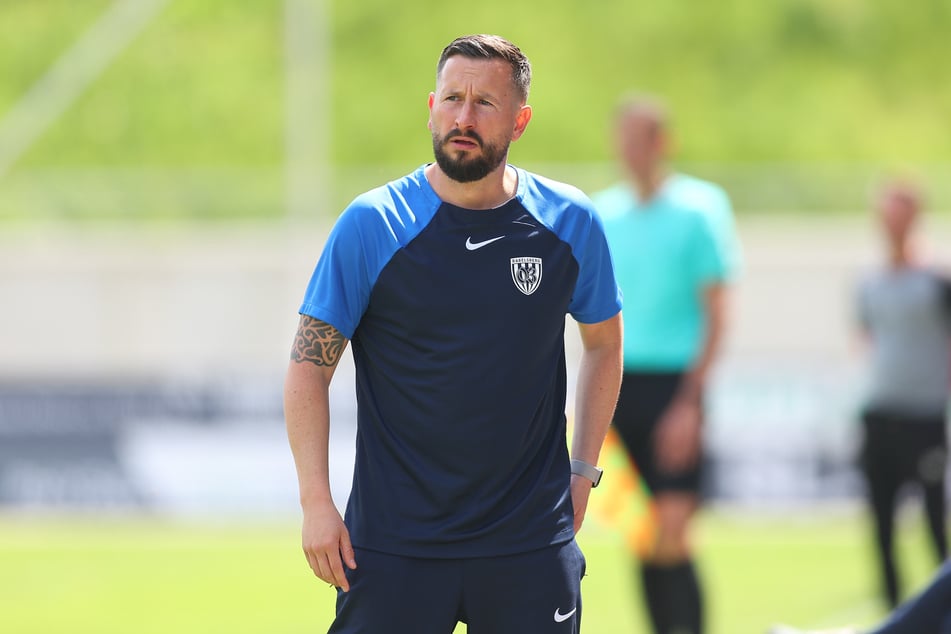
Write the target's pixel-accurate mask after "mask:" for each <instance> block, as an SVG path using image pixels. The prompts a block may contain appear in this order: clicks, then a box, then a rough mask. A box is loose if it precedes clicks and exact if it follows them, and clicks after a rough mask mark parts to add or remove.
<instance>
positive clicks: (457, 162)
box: [433, 129, 509, 183]
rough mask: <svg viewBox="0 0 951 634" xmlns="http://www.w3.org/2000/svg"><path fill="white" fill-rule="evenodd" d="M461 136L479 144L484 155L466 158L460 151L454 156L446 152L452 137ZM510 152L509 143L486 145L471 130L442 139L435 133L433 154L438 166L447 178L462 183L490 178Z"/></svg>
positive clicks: (450, 134)
mask: <svg viewBox="0 0 951 634" xmlns="http://www.w3.org/2000/svg"><path fill="white" fill-rule="evenodd" d="M460 136H461V137H465V138H467V139H472V140H474V141H475V142H477V143H478V144H479V147H481V148H482V155H481V156H478V157H474V158H466V156H465V152H462V151H459V152H456V153H455V154H456V155H455V156H452V155H451V154H450V152H448V151H446V149H445V147H446V142H447V141H448V140H449V139H451V138H452V137H460ZM508 150H509V145H508V143H506V144H505V145H504V146H499V145H494V144H492V143H485V142H484V141H483V140H482V137H480V136H479V135H478V134H476V133H475V132H473V131H471V130H469V131H468V132H462V131H461V130H459V129H455V130H451V131H450V132H449V134H447V135H446V136H444V137H441V138H440V137H439V136H438V134H437V133H436V132H435V131H434V132H433V154H434V155H435V156H436V164H437V165H439V169H441V170H442V171H443V173H445V174H446V176H448V177H449V178H451V179H452V180H454V181H458V182H460V183H471V182H473V181H477V180H482V179H483V178H485V177H486V176H488V175H489V174H490V173H491V172H492V170H494V169H495V168H497V167H498V166H499V165H501V164H502V161H504V160H505V156H506V154H508Z"/></svg>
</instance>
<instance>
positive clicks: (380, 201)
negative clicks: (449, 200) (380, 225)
mask: <svg viewBox="0 0 951 634" xmlns="http://www.w3.org/2000/svg"><path fill="white" fill-rule="evenodd" d="M439 204H440V201H439V198H438V197H437V196H436V194H435V192H434V191H433V190H432V188H431V187H430V186H429V183H428V182H427V181H426V177H425V175H424V174H423V168H422V167H420V168H419V169H416V170H414V171H413V172H410V173H409V174H406V175H405V176H403V177H401V178H398V179H395V180H392V181H389V182H387V183H385V184H383V185H380V186H378V187H374V188H373V189H370V190H367V191H365V192H363V193H361V194H359V195H358V196H356V197H355V198H354V199H353V200H352V201H351V202H350V204H349V205H347V207H346V208H345V209H344V210H343V213H342V214H341V217H340V219H341V220H345V221H350V222H357V223H360V224H362V223H373V222H374V220H379V221H383V222H384V223H386V222H390V221H391V220H392V218H393V217H399V218H405V219H406V220H410V219H412V218H414V217H416V216H425V215H426V210H433V211H434V210H435V209H436V208H437V207H438V206H439ZM388 219H389V220H388Z"/></svg>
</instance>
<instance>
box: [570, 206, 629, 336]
mask: <svg viewBox="0 0 951 634" xmlns="http://www.w3.org/2000/svg"><path fill="white" fill-rule="evenodd" d="M571 212H572V214H571V215H572V218H571V219H570V220H569V225H570V226H569V227H567V228H566V229H567V233H566V235H567V236H568V241H569V243H570V244H571V247H572V250H573V252H574V254H575V258H576V259H577V261H578V282H577V284H576V285H575V292H574V295H573V296H572V298H571V304H570V305H569V307H568V312H569V313H570V314H571V316H572V317H574V318H575V320H577V321H579V322H581V323H584V324H594V323H597V322H600V321H604V320H605V319H609V318H611V317H613V316H614V315H616V314H617V313H618V312H619V311H620V310H621V304H622V294H621V288H620V286H619V285H618V283H617V279H616V278H615V275H614V262H613V260H612V259H611V251H610V249H609V248H608V242H607V238H606V237H605V234H604V225H603V223H602V221H601V218H600V217H599V216H598V214H597V213H596V212H595V210H594V205H593V204H592V203H591V201H590V200H588V199H587V198H584V199H582V200H580V201H578V202H577V203H576V204H575V205H574V206H573V208H571Z"/></svg>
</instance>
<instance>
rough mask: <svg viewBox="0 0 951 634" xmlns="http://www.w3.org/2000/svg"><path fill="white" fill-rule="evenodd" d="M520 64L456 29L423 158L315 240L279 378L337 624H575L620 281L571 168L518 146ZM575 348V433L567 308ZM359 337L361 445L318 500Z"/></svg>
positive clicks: (525, 74)
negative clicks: (560, 172) (340, 374)
mask: <svg viewBox="0 0 951 634" xmlns="http://www.w3.org/2000/svg"><path fill="white" fill-rule="evenodd" d="M530 78H531V67H530V65H529V62H528V59H527V58H526V57H525V56H524V54H523V53H522V52H521V51H520V50H519V49H518V48H517V47H516V46H515V45H514V44H512V43H510V42H508V41H506V40H504V39H502V38H500V37H497V36H491V35H474V36H467V37H463V38H459V39H457V40H455V41H453V42H451V43H450V44H449V45H448V46H447V47H446V48H445V49H444V50H443V52H442V55H441V56H440V59H439V62H438V64H437V72H436V87H435V91H434V92H432V93H430V94H429V123H428V126H429V129H430V132H431V133H432V142H433V151H434V154H435V157H436V160H435V162H434V163H429V164H426V165H422V166H420V167H419V168H418V169H416V170H415V171H414V172H413V173H411V174H409V175H407V176H405V177H403V178H401V179H399V180H397V181H394V182H391V183H389V184H387V185H385V186H382V187H379V188H377V189H374V190H372V191H370V192H367V193H365V194H363V195H361V196H359V197H358V198H357V199H356V200H355V201H354V202H353V203H351V205H350V206H348V208H347V209H346V210H345V211H344V212H343V214H342V215H341V216H340V218H339V219H338V220H337V222H336V224H335V225H334V228H333V230H332V231H331V233H330V236H329V238H328V239H327V242H326V245H325V247H324V250H323V253H322V254H321V256H320V259H319V261H318V263H317V266H316V268H315V270H314V274H313V276H312V278H311V282H310V284H309V286H308V288H307V291H306V293H305V298H304V301H303V304H302V305H301V308H300V310H299V312H300V313H301V317H300V325H299V328H298V331H297V335H296V338H295V342H294V348H293V351H292V354H291V361H290V364H289V367H288V371H287V379H286V384H285V417H286V423H287V433H288V437H289V440H290V445H291V449H292V452H293V454H294V460H295V462H296V466H297V473H298V479H299V483H300V499H301V505H302V508H303V515H304V520H303V528H302V540H303V548H304V552H305V555H306V557H307V561H308V563H309V564H310V567H311V568H312V570H313V572H314V574H315V575H316V576H317V577H319V578H320V579H322V580H323V581H325V582H327V583H330V584H331V585H333V586H336V587H337V588H338V591H337V613H336V619H335V620H334V623H333V625H332V626H331V630H330V631H331V632H334V633H339V634H342V633H356V632H372V633H382V632H393V633H398V634H409V633H412V634H450V633H451V632H452V631H453V630H454V628H455V626H456V624H457V622H458V621H463V622H466V623H467V624H468V631H469V632H470V633H471V634H525V633H533V634H539V633H545V632H548V633H551V634H577V632H579V630H580V623H581V595H580V586H581V578H582V577H583V575H584V570H585V560H584V556H583V555H582V553H581V550H580V549H579V547H578V545H577V542H576V541H575V535H576V533H577V532H578V530H580V528H581V525H582V522H583V520H584V517H585V511H586V508H587V503H588V498H589V495H590V493H591V489H592V487H593V486H595V485H597V483H598V481H599V480H600V477H601V470H600V469H599V468H598V467H597V466H596V465H597V462H598V457H599V453H600V450H601V445H602V442H603V440H604V436H605V433H606V432H607V429H608V427H609V425H610V422H611V415H612V413H613V411H614V406H615V403H616V402H617V393H618V387H619V384H620V380H621V361H622V359H621V354H622V352H621V338H622V331H621V318H620V309H621V294H620V290H619V288H618V285H617V282H616V280H615V276H614V271H613V267H612V263H611V257H610V252H609V250H608V246H607V241H606V240H605V237H604V232H603V230H602V226H601V222H600V220H599V218H598V216H597V213H596V211H595V209H594V207H593V205H592V204H591V201H590V200H589V199H588V198H587V197H586V196H585V195H584V194H582V193H581V192H580V191H579V190H578V189H576V188H574V187H571V186H568V185H564V184H561V183H556V182H554V181H551V180H548V179H545V178H542V177H540V176H537V175H534V174H531V173H529V172H527V171H525V170H522V169H518V168H516V167H514V166H512V165H510V164H509V163H508V161H507V158H508V149H509V145H510V144H511V143H512V142H513V141H515V140H517V139H518V138H520V137H521V136H522V133H523V132H524V131H525V129H526V127H527V126H528V123H529V121H530V120H531V116H532V110H531V107H530V106H528V105H527V103H526V100H527V98H528V91H529V83H530ZM569 313H570V314H571V315H572V316H573V317H574V319H575V320H576V321H577V322H578V324H579V330H580V334H581V343H582V351H581V355H580V359H579V362H580V369H579V375H578V381H577V384H576V399H575V405H576V407H575V418H574V432H573V436H572V441H571V448H570V451H569V449H568V447H567V446H566V433H567V422H566V415H565V404H566V388H567V370H566V364H565V332H564V329H565V316H566V314H569ZM350 341H352V342H353V347H352V351H353V359H354V365H355V367H356V394H357V407H358V409H357V419H358V420H357V437H356V443H357V445H356V446H357V451H356V464H355V466H354V476H353V487H352V489H351V493H350V498H349V500H348V502H347V508H346V515H345V519H344V518H341V516H340V513H339V512H338V511H337V508H336V506H335V504H334V501H333V500H332V499H331V495H330V483H329V473H328V469H329V466H328V455H327V452H328V431H329V425H330V420H329V417H330V414H329V406H328V399H329V394H328V388H329V385H330V381H331V379H332V377H333V375H334V371H335V368H336V366H337V363H338V361H339V359H340V356H341V355H342V354H343V352H344V350H345V349H346V347H347V345H348V343H349V342H350Z"/></svg>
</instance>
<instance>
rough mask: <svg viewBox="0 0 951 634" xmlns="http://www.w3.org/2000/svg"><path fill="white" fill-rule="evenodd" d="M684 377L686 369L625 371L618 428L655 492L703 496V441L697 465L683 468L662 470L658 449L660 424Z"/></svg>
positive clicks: (616, 422) (638, 467)
mask: <svg viewBox="0 0 951 634" xmlns="http://www.w3.org/2000/svg"><path fill="white" fill-rule="evenodd" d="M683 377H684V373H683V372H650V373H646V372H625V373H624V379H623V381H622V382H621V393H620V395H619V396H618V404H617V409H615V411H614V428H615V429H616V430H617V432H618V435H619V436H620V437H621V440H622V441H623V442H624V446H625V447H626V448H627V452H628V454H629V455H630V457H631V459H632V460H633V461H634V464H635V465H636V466H637V469H638V471H640V473H641V477H643V478H644V482H645V483H646V484H647V486H648V488H649V489H650V490H651V492H652V493H654V494H655V495H656V494H658V493H662V492H664V491H668V492H682V493H694V494H697V495H699V494H700V491H701V483H702V474H703V462H704V458H703V444H702V443H701V454H700V456H699V458H698V460H697V462H696V464H695V465H693V466H691V467H689V468H687V469H685V470H682V471H666V470H662V469H661V468H660V467H659V465H658V464H657V456H656V452H655V451H654V431H655V430H656V429H657V423H658V422H660V418H661V416H663V414H664V412H665V411H666V410H667V408H668V407H669V406H670V404H671V402H673V400H674V397H675V396H676V395H677V390H678V389H679V388H680V382H681V381H682V380H683Z"/></svg>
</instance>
